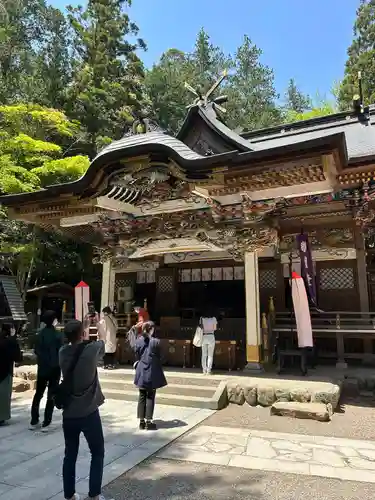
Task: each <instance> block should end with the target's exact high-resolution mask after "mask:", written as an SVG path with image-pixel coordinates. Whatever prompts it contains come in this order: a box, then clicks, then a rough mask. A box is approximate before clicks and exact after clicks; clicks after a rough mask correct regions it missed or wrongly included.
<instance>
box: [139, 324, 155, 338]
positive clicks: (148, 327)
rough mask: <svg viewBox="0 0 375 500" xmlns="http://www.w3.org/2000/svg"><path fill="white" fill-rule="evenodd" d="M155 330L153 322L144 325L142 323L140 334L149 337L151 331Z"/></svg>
mask: <svg viewBox="0 0 375 500" xmlns="http://www.w3.org/2000/svg"><path fill="white" fill-rule="evenodd" d="M154 328H155V323H154V322H153V321H146V323H143V325H142V333H143V335H149V333H150V332H151V330H153V329H154Z"/></svg>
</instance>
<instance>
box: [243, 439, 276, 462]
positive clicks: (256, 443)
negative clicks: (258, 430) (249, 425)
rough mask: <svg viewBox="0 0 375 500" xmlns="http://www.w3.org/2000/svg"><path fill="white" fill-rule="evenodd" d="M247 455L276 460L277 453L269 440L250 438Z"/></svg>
mask: <svg viewBox="0 0 375 500" xmlns="http://www.w3.org/2000/svg"><path fill="white" fill-rule="evenodd" d="M246 455H248V456H251V457H259V458H275V457H276V456H277V453H276V451H275V450H274V449H273V448H272V446H271V443H270V442H269V441H268V440H267V439H263V438H257V437H250V438H249V439H248V441H247V447H246Z"/></svg>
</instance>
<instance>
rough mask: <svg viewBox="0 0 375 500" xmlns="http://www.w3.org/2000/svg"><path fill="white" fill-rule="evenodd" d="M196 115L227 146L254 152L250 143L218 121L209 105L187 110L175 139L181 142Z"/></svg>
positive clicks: (254, 148)
mask: <svg viewBox="0 0 375 500" xmlns="http://www.w3.org/2000/svg"><path fill="white" fill-rule="evenodd" d="M196 115H198V116H199V117H200V118H201V119H202V120H203V121H204V122H205V123H206V125H207V126H208V127H209V128H210V129H211V130H213V131H214V132H215V133H216V134H218V135H219V136H220V137H221V138H222V139H223V140H224V141H225V142H226V143H227V144H230V145H231V146H233V147H235V148H236V149H237V150H238V151H241V152H246V151H255V150H256V149H257V148H256V146H254V145H253V144H252V143H251V142H250V141H248V140H247V139H245V138H244V137H241V136H240V135H239V134H237V133H236V132H234V131H233V130H231V129H230V128H229V127H227V126H226V125H225V124H224V123H223V122H221V121H220V120H218V118H217V115H216V112H215V110H214V109H213V107H212V104H209V105H208V106H207V107H206V108H204V107H203V106H199V105H196V106H193V107H191V108H190V109H189V112H188V114H187V115H186V118H185V120H184V122H183V124H182V126H181V128H180V130H179V132H178V133H177V135H176V137H177V139H179V140H182V138H183V137H184V135H185V133H186V132H187V131H188V130H189V125H190V122H191V120H192V119H193V117H194V116H196Z"/></svg>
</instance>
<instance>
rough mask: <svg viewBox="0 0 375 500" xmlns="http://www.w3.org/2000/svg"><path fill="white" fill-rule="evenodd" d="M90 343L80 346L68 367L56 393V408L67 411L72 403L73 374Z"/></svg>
mask: <svg viewBox="0 0 375 500" xmlns="http://www.w3.org/2000/svg"><path fill="white" fill-rule="evenodd" d="M89 343H90V341H85V342H81V343H80V344H78V347H77V349H76V352H75V353H74V357H73V359H72V361H71V363H70V365H69V367H68V370H67V372H66V374H65V377H64V378H63V380H62V382H60V384H59V386H58V388H57V390H56V393H55V398H54V399H55V406H56V408H58V409H59V410H66V409H67V408H68V406H69V404H70V403H71V400H72V396H73V373H74V370H75V367H76V366H77V363H78V360H79V358H80V356H81V354H82V353H83V350H84V348H85V347H86V346H87V344H89Z"/></svg>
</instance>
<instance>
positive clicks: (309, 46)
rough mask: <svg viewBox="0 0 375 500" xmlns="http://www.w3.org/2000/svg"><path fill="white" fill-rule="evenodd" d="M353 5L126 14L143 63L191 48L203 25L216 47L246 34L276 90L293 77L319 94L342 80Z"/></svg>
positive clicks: (165, 7)
mask: <svg viewBox="0 0 375 500" xmlns="http://www.w3.org/2000/svg"><path fill="white" fill-rule="evenodd" d="M82 1H83V2H84V0H82ZM82 1H81V2H80V3H82ZM50 3H51V4H52V5H54V6H56V7H60V8H64V6H65V5H67V4H68V3H71V4H72V5H74V4H78V2H77V1H75V0H71V1H70V2H69V1H66V0H50ZM358 5H359V0H226V1H224V0H133V5H132V7H131V9H130V15H131V18H132V19H133V20H134V21H135V22H136V23H137V24H138V26H139V28H140V35H141V36H142V37H143V38H144V39H145V41H146V42H147V44H148V51H147V52H146V53H144V54H142V58H143V60H144V62H145V64H146V66H151V65H152V63H153V62H155V61H157V60H158V58H159V57H160V55H161V54H162V53H163V52H164V51H165V50H167V49H168V48H171V47H175V48H178V49H181V50H184V51H189V50H191V49H192V47H193V45H194V40H195V36H196V34H197V32H198V31H199V29H200V28H201V27H202V26H203V27H204V28H205V29H206V31H207V32H208V33H209V34H210V36H211V39H212V42H213V43H214V44H215V45H219V46H220V47H222V48H223V50H224V51H226V52H231V53H233V52H234V51H235V49H236V47H237V46H238V45H239V44H240V43H241V39H242V37H243V35H244V34H247V35H249V36H250V38H251V39H252V40H253V42H255V43H256V44H257V45H258V46H259V47H260V48H261V49H262V50H263V56H262V61H263V62H264V63H265V64H268V65H269V66H270V67H271V68H273V70H274V72H275V83H276V88H277V90H278V92H279V93H280V94H283V93H284V90H285V87H286V85H287V82H288V80H289V78H291V77H293V78H295V79H296V81H297V84H298V85H299V87H300V88H301V89H302V90H303V91H304V92H307V93H309V94H310V95H311V96H315V95H316V92H317V91H319V93H320V95H321V96H324V95H325V94H326V95H328V94H329V92H330V89H331V88H332V84H333V83H334V81H337V80H340V79H341V78H342V75H343V71H344V65H345V61H346V51H347V48H348V46H349V45H350V43H351V40H352V34H353V23H354V20H355V12H356V9H357V7H358Z"/></svg>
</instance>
